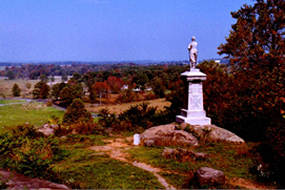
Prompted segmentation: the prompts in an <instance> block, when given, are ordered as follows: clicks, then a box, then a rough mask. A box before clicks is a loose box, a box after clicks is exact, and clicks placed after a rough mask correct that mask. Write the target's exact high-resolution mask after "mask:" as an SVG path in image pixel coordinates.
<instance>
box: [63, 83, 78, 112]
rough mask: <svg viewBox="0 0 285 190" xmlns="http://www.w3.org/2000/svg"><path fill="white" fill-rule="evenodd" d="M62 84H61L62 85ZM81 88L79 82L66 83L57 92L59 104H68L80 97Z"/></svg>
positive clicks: (65, 105) (64, 105)
mask: <svg viewBox="0 0 285 190" xmlns="http://www.w3.org/2000/svg"><path fill="white" fill-rule="evenodd" d="M62 86H63V85H62ZM82 95H83V88H82V86H81V84H80V83H72V84H70V83H68V84H67V85H66V86H65V87H64V88H63V89H62V90H61V91H60V93H59V98H58V99H59V101H60V105H61V106H63V107H67V106H69V105H70V104H71V103H72V101H73V100H74V99H76V98H81V97H82Z"/></svg>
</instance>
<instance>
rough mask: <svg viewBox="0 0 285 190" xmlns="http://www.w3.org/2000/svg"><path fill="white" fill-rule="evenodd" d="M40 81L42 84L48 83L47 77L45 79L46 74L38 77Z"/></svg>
mask: <svg viewBox="0 0 285 190" xmlns="http://www.w3.org/2000/svg"><path fill="white" fill-rule="evenodd" d="M40 80H41V81H42V82H45V83H46V82H48V77H47V75H46V74H41V76H40Z"/></svg>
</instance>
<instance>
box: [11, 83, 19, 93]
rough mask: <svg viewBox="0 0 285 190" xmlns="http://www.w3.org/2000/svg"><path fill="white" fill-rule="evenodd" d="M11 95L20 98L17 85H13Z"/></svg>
mask: <svg viewBox="0 0 285 190" xmlns="http://www.w3.org/2000/svg"><path fill="white" fill-rule="evenodd" d="M12 93H13V96H20V94H21V89H20V87H19V86H18V84H16V83H15V84H14V85H13V88H12Z"/></svg>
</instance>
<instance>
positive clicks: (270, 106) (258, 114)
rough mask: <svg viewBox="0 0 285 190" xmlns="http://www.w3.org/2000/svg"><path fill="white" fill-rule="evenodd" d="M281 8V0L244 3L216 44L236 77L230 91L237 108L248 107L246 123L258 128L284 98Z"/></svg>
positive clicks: (284, 45) (261, 128)
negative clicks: (238, 106) (223, 41)
mask: <svg viewBox="0 0 285 190" xmlns="http://www.w3.org/2000/svg"><path fill="white" fill-rule="evenodd" d="M284 7H285V2H284V1H282V0H267V1H265V0H257V1H256V3H255V4H254V5H253V6H249V5H244V6H243V7H242V8H241V9H240V10H238V11H237V12H233V13H232V16H233V18H234V19H236V23H235V24H234V25H232V30H231V32H230V35H229V37H228V38H227V42H226V43H225V44H222V45H221V46H220V47H219V50H220V51H219V53H220V54H226V55H227V58H229V59H230V63H231V70H230V71H231V73H232V75H233V77H234V78H236V79H239V81H238V82H237V83H236V84H234V85H235V90H234V91H233V92H232V93H235V94H237V95H238V98H239V104H240V107H241V106H243V107H245V106H246V107H247V113H246V114H247V118H248V119H250V118H251V122H250V123H247V125H253V126H256V127H258V126H259V131H265V128H264V127H265V126H266V125H268V124H269V123H270V119H264V118H270V116H271V114H272V113H276V112H279V113H280V108H281V106H280V104H281V98H282V97H285V86H284V84H285V64H284V55H285V40H284V34H285V33H284V26H285V16H284ZM243 113H244V112H243ZM256 121H260V122H256ZM260 137H261V136H260ZM263 137H264V135H263Z"/></svg>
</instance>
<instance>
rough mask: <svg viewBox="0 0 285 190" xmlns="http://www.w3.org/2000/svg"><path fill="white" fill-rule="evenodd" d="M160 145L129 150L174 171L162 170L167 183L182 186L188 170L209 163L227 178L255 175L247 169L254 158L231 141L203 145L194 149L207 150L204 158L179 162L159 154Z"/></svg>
mask: <svg viewBox="0 0 285 190" xmlns="http://www.w3.org/2000/svg"><path fill="white" fill-rule="evenodd" d="M162 151H163V147H151V148H150V147H141V146H140V147H136V148H134V149H130V150H128V153H130V155H131V159H133V160H138V161H140V162H145V163H148V164H150V165H152V166H155V167H158V168H163V169H164V170H167V171H172V172H173V173H167V172H162V173H161V175H162V176H164V177H165V178H166V179H167V181H169V183H171V184H173V185H175V186H176V187H178V188H182V187H183V184H185V181H186V179H187V178H188V176H189V174H190V173H193V172H194V171H196V170H197V169H198V168H200V167H211V168H214V169H218V170H221V171H223V172H224V173H225V175H226V176H227V177H229V178H232V177H239V178H245V179H255V176H254V175H253V174H251V173H250V172H249V169H250V168H251V167H252V166H253V160H252V158H251V157H250V156H249V155H248V154H241V153H240V151H239V149H237V148H236V147H235V146H233V145H227V144H222V143H217V144H211V145H203V146H199V147H197V148H195V149H194V151H197V152H204V153H208V155H209V158H208V159H207V160H204V161H202V160H201V161H197V160H196V161H195V160H191V161H186V162H179V161H176V160H173V159H166V158H163V157H162V156H161V154H162Z"/></svg>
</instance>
